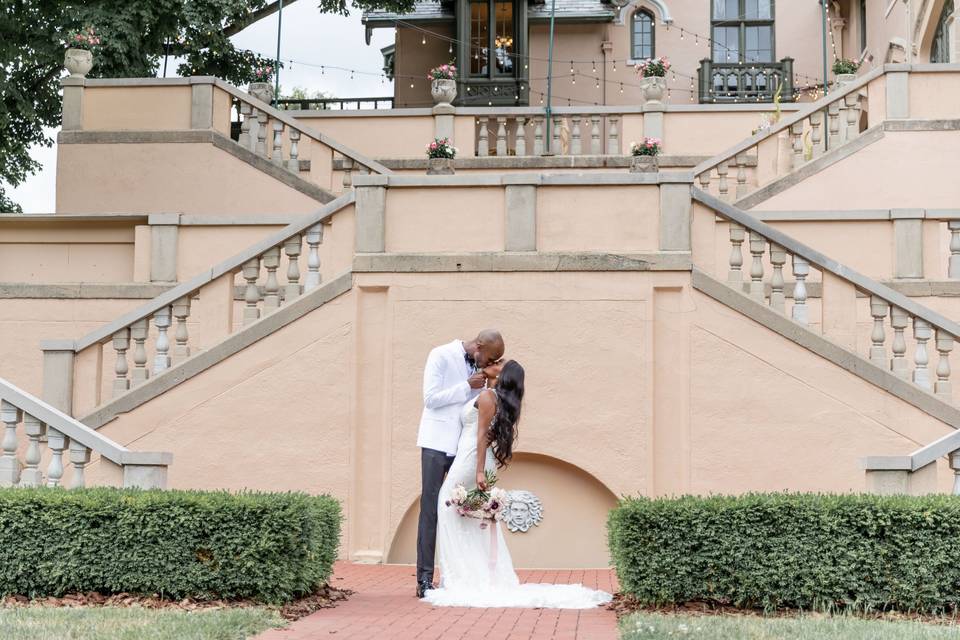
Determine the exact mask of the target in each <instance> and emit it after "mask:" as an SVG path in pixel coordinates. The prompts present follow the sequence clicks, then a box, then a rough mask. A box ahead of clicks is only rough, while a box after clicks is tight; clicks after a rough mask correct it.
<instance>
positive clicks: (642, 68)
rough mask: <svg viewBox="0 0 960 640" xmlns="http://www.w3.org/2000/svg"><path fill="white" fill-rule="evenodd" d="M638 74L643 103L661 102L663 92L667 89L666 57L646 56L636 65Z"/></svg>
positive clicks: (667, 69) (668, 68) (667, 65)
mask: <svg viewBox="0 0 960 640" xmlns="http://www.w3.org/2000/svg"><path fill="white" fill-rule="evenodd" d="M636 69H637V75H638V76H640V89H641V91H642V92H643V101H644V104H651V103H652V104H663V94H664V93H665V92H666V90H667V71H669V70H670V61H669V60H667V59H666V58H662V57H661V58H647V59H646V60H641V61H640V62H638V63H637V66H636Z"/></svg>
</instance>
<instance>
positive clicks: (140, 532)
mask: <svg viewBox="0 0 960 640" xmlns="http://www.w3.org/2000/svg"><path fill="white" fill-rule="evenodd" d="M340 520H341V516H340V505H339V503H338V502H337V501H336V500H334V499H333V498H330V497H329V496H319V497H316V496H308V495H306V494H302V493H241V494H230V493H227V492H204V491H139V490H126V489H109V488H95V489H79V490H78V489H74V490H70V491H66V490H63V489H46V488H42V489H2V490H0V595H8V594H21V595H26V596H30V597H34V596H47V595H52V596H60V595H63V594H65V593H72V592H86V591H98V592H101V593H121V592H129V593H136V594H154V593H155V594H162V595H164V596H168V597H171V598H178V599H179V598H185V597H193V598H201V599H217V598H231V599H232V598H252V599H255V600H260V601H265V602H282V601H286V600H290V599H292V598H295V597H297V596H299V595H303V594H307V593H310V592H312V591H313V590H315V589H316V588H317V587H319V586H321V585H322V584H323V583H324V582H325V581H326V580H327V578H328V577H329V576H330V572H331V570H332V567H333V561H334V560H335V558H336V555H337V545H338V544H339V538H340Z"/></svg>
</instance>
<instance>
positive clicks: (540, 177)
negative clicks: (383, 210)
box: [353, 171, 693, 187]
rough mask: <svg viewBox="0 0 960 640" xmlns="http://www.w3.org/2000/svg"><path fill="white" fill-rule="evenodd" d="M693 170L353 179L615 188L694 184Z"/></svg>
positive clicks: (356, 180)
mask: <svg viewBox="0 0 960 640" xmlns="http://www.w3.org/2000/svg"><path fill="white" fill-rule="evenodd" d="M692 183H693V175H692V174H691V173H690V172H689V171H669V172H668V171H659V172H657V173H627V172H623V173H612V172H611V173H599V172H598V173H552V174H545V173H533V172H530V173H513V174H510V173H507V174H484V173H470V174H461V175H453V176H427V175H422V176H419V175H404V174H396V173H394V174H390V175H379V176H377V175H359V176H354V177H353V186H354V187H499V186H507V185H533V186H544V187H576V186H595V187H602V186H615V185H625V186H628V185H645V184H649V185H658V184H692Z"/></svg>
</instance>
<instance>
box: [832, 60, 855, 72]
mask: <svg viewBox="0 0 960 640" xmlns="http://www.w3.org/2000/svg"><path fill="white" fill-rule="evenodd" d="M859 68H860V64H859V63H858V62H856V61H855V60H847V59H846V58H838V59H836V60H834V61H833V75H835V76H839V75H841V74H844V73H856V72H857V69H859Z"/></svg>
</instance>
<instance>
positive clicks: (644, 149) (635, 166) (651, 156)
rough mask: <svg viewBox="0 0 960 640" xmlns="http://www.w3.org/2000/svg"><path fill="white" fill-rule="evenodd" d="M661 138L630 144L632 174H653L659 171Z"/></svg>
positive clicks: (645, 139) (646, 139)
mask: <svg viewBox="0 0 960 640" xmlns="http://www.w3.org/2000/svg"><path fill="white" fill-rule="evenodd" d="M661 144H663V143H662V142H661V141H660V139H659V138H644V139H643V141H642V142H639V143H638V142H631V143H630V155H631V156H633V158H632V160H631V162H630V173H653V172H656V171H658V170H659V168H660V167H659V163H658V162H657V156H658V155H660V145H661Z"/></svg>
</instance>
